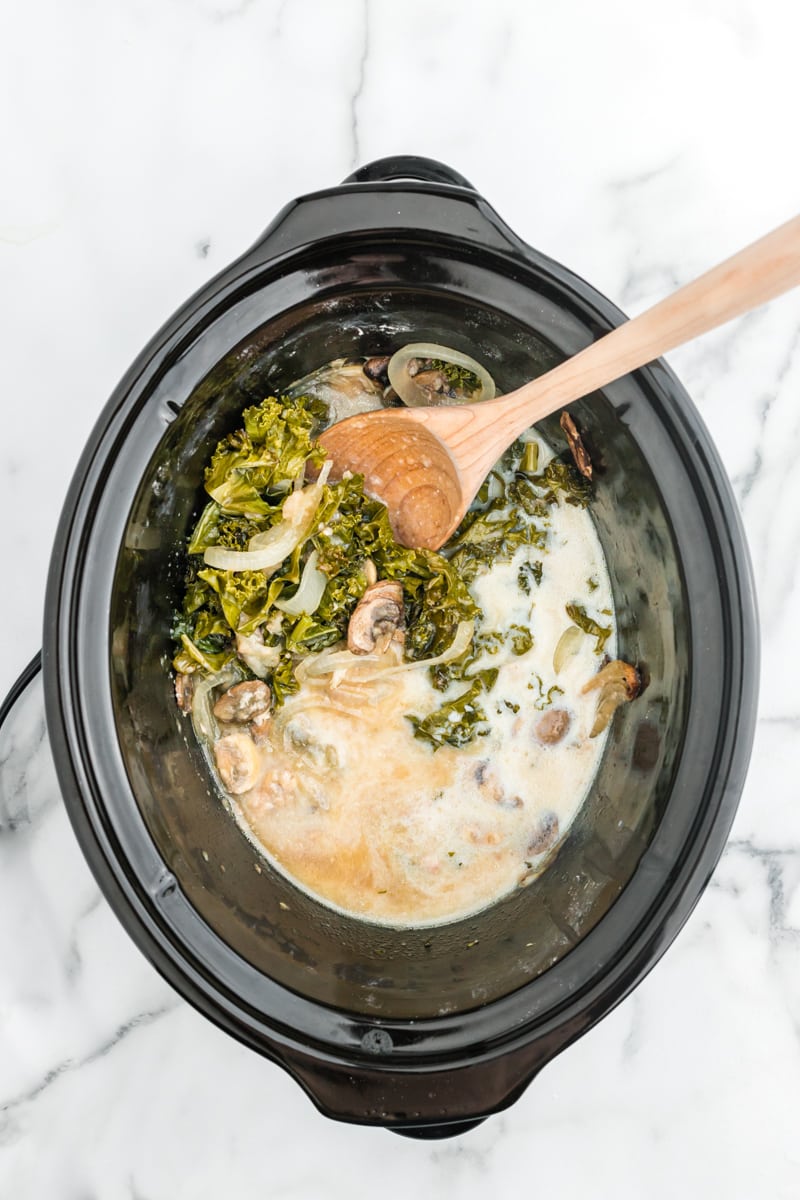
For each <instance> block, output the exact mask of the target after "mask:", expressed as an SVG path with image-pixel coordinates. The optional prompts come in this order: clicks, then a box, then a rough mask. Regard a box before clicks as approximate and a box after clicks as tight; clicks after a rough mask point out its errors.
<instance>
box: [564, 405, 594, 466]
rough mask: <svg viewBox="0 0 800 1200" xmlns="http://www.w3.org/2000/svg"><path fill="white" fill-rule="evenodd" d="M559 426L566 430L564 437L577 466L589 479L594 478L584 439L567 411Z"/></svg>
mask: <svg viewBox="0 0 800 1200" xmlns="http://www.w3.org/2000/svg"><path fill="white" fill-rule="evenodd" d="M558 423H559V425H560V426H561V428H562V429H563V430H564V435H565V437H566V439H567V441H568V442H569V448H570V450H571V451H572V457H573V458H574V459H575V466H576V467H577V468H578V470H579V471H580V473H581V475H584V476H585V477H586V478H587V479H591V478H592V460H591V459H590V458H589V454H588V451H587V449H586V447H585V446H584V444H583V438H582V437H581V435H580V434H579V433H578V427H577V425H576V424H575V422H574V421H573V419H572V417H571V416H570V415H569V413H568V412H567V410H566V409H564V411H563V412H562V414H561V417H560V419H559V422H558Z"/></svg>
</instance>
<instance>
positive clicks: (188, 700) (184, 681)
mask: <svg viewBox="0 0 800 1200" xmlns="http://www.w3.org/2000/svg"><path fill="white" fill-rule="evenodd" d="M193 697H194V679H193V677H192V676H191V675H185V674H183V673H180V674H178V675H176V676H175V699H176V700H177V701H178V708H179V709H180V710H181V712H182V713H188V712H191V711H192V699H193Z"/></svg>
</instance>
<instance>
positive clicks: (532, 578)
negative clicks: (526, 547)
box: [517, 560, 542, 596]
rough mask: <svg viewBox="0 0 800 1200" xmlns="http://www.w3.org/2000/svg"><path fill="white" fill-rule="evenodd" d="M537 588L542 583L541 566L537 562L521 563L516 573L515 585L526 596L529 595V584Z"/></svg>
mask: <svg viewBox="0 0 800 1200" xmlns="http://www.w3.org/2000/svg"><path fill="white" fill-rule="evenodd" d="M532 582H533V583H535V584H536V586H537V587H538V586H539V584H540V583H541V582H542V564H541V562H539V561H538V560H537V561H536V562H533V563H527V562H526V563H523V564H522V566H521V567H520V569H519V571H518V572H517V583H518V584H519V586H520V588H521V590H522V591H523V592H524V593H525V595H526V596H530V594H531V583H532Z"/></svg>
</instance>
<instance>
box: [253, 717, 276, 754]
mask: <svg viewBox="0 0 800 1200" xmlns="http://www.w3.org/2000/svg"><path fill="white" fill-rule="evenodd" d="M271 726H272V717H271V716H270V715H269V713H266V712H264V713H259V715H258V716H257V717H253V720H252V721H251V722H250V733H251V736H252V738H253V741H254V742H255V744H256V745H257V746H265V745H266V743H267V742H268V741H269V734H270V729H271Z"/></svg>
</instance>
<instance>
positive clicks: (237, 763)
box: [214, 733, 260, 796]
mask: <svg viewBox="0 0 800 1200" xmlns="http://www.w3.org/2000/svg"><path fill="white" fill-rule="evenodd" d="M214 760H215V762H216V764H217V770H218V771H219V777H220V779H221V780H222V783H223V785H224V787H225V789H226V791H229V792H230V793H231V795H232V796H241V795H242V793H243V792H249V791H250V789H251V787H253V786H254V784H255V782H256V780H257V779H258V772H259V767H260V763H259V759H258V751H257V750H256V748H255V746H254V744H253V742H252V741H251V739H250V738H249V737H248V736H247V734H246V733H228V734H226V735H225V737H222V738H220V739H219V741H218V742H216V743H215V745H214Z"/></svg>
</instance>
